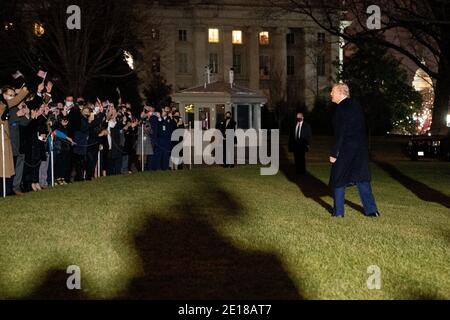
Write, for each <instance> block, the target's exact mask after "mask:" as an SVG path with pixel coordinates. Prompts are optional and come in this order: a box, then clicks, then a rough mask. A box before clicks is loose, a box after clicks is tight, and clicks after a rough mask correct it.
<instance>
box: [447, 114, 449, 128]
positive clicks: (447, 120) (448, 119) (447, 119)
mask: <svg viewBox="0 0 450 320" xmlns="http://www.w3.org/2000/svg"><path fill="white" fill-rule="evenodd" d="M447 127H449V128H450V113H449V114H448V115H447Z"/></svg>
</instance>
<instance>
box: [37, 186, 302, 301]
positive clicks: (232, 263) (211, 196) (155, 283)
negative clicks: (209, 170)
mask: <svg viewBox="0 0 450 320" xmlns="http://www.w3.org/2000/svg"><path fill="white" fill-rule="evenodd" d="M194 186H197V187H198V188H197V190H196V191H195V192H193V193H192V195H190V196H187V195H186V196H183V197H180V199H179V200H178V201H177V203H175V204H173V205H169V206H168V207H167V209H164V212H170V213H176V216H175V217H170V218H169V217H164V214H163V212H161V214H156V215H155V214H154V213H152V214H149V211H150V210H151V209H149V211H145V214H147V216H148V218H147V220H146V221H145V222H144V224H143V226H142V228H141V230H140V231H139V232H138V233H137V234H136V235H135V236H134V246H135V249H136V251H137V252H138V254H139V257H140V261H141V268H140V270H141V272H140V274H139V276H137V277H136V278H133V279H130V281H129V283H128V285H127V287H126V288H125V289H124V290H123V292H122V293H121V294H119V295H118V296H117V297H116V298H115V299H120V300H124V299H148V300H195V299H200V300H211V299H219V300H222V299H230V300H231V299H238V300H250V299H273V300H278V299H288V300H299V299H302V295H301V294H300V291H299V289H298V288H297V287H296V285H295V283H294V282H293V280H292V279H291V278H290V276H289V274H288V272H287V270H285V268H284V267H283V264H282V261H281V260H280V259H279V258H278V257H277V256H276V255H275V254H273V253H268V252H262V251H257V250H256V251H254V250H248V249H246V248H243V247H239V246H237V245H236V244H233V243H232V242H231V241H230V240H229V239H227V238H226V237H224V236H223V235H221V234H220V232H219V231H218V230H217V229H216V228H215V227H214V226H213V222H211V221H218V222H219V221H220V222H222V223H223V218H224V217H232V218H234V219H239V218H241V217H243V215H244V211H245V210H243V208H242V205H241V203H240V202H239V201H238V200H236V198H235V197H234V195H233V194H231V193H229V192H227V191H226V190H224V189H223V188H222V187H221V185H220V183H218V181H216V180H214V179H205V181H196V183H195V184H194ZM213 204H214V205H213ZM217 209H218V210H217ZM216 219H217V220H216ZM68 276H69V275H67V274H65V272H64V271H61V272H59V271H49V273H48V276H47V278H46V281H44V282H43V284H42V285H41V286H40V287H39V288H38V289H37V290H36V291H35V292H34V293H33V294H32V295H31V296H29V297H28V298H29V299H86V298H87V297H86V296H85V295H83V292H81V293H80V292H70V291H68V290H67V289H66V280H67V277H68ZM82 283H83V280H82ZM84 289H85V288H84Z"/></svg>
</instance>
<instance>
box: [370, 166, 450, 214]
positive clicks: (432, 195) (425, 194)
mask: <svg viewBox="0 0 450 320" xmlns="http://www.w3.org/2000/svg"><path fill="white" fill-rule="evenodd" d="M374 162H375V163H376V164H377V165H378V166H379V167H380V168H381V169H383V170H384V171H385V172H386V173H387V174H388V175H389V176H391V177H392V178H393V179H395V180H397V181H398V182H399V183H400V184H401V185H402V186H404V187H405V188H406V189H408V190H410V191H411V192H412V193H414V194H415V195H416V197H418V198H419V199H421V200H423V201H426V202H434V203H437V204H440V205H442V206H444V207H446V208H450V197H449V196H447V195H445V194H443V193H442V192H440V191H438V190H435V189H433V188H431V187H429V186H427V185H426V184H424V183H422V182H420V181H417V180H415V179H413V178H411V177H409V176H407V175H405V174H404V173H402V172H401V171H400V170H398V169H397V168H396V167H395V166H393V165H392V164H389V163H386V162H383V161H374Z"/></svg>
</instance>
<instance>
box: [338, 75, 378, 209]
mask: <svg viewBox="0 0 450 320" xmlns="http://www.w3.org/2000/svg"><path fill="white" fill-rule="evenodd" d="M331 100H332V101H333V102H334V103H335V104H336V105H337V107H336V112H335V115H334V120H333V122H334V132H335V144H334V146H333V149H332V150H331V155H330V162H331V163H332V168H331V176H330V187H331V188H332V190H333V198H334V210H333V217H344V203H345V188H346V187H348V186H352V185H356V186H357V187H358V191H359V195H360V198H361V202H362V204H363V206H364V211H365V214H366V216H368V217H378V216H379V215H380V213H379V211H378V209H377V206H376V204H375V199H374V196H373V194H372V187H371V184H370V181H371V176H370V171H369V151H368V147H367V142H366V129H365V121H364V113H363V110H362V108H361V106H360V105H359V104H358V103H357V102H355V101H353V100H351V99H350V90H349V88H348V86H347V85H346V84H344V83H340V84H336V85H334V86H333V89H332V91H331Z"/></svg>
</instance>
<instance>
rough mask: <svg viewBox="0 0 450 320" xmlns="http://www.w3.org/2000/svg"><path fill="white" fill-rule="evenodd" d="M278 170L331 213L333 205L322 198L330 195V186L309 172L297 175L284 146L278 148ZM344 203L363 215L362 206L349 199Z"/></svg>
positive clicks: (305, 194)
mask: <svg viewBox="0 0 450 320" xmlns="http://www.w3.org/2000/svg"><path fill="white" fill-rule="evenodd" d="M280 170H281V172H283V174H284V175H285V176H286V177H287V178H288V179H289V181H291V182H293V183H295V184H296V185H297V186H298V187H299V189H300V190H301V192H302V193H303V195H304V196H305V197H306V198H308V199H311V200H313V201H314V202H316V203H317V204H318V205H320V206H321V207H322V208H324V209H325V211H326V212H328V213H329V214H332V213H333V206H332V205H330V204H328V203H327V202H326V201H325V200H323V198H324V197H329V196H331V189H330V187H329V186H328V185H327V184H326V183H324V182H323V181H322V180H320V179H318V178H316V177H315V176H313V175H312V174H311V173H309V172H307V173H306V174H304V175H298V174H297V173H296V171H295V165H294V163H292V162H291V161H290V160H289V157H288V153H287V150H286V149H285V148H280ZM345 204H346V205H347V206H349V207H350V208H352V209H354V210H356V211H358V212H360V213H361V214H363V215H364V208H363V207H362V206H360V205H358V204H356V203H353V202H351V201H349V200H345Z"/></svg>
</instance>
